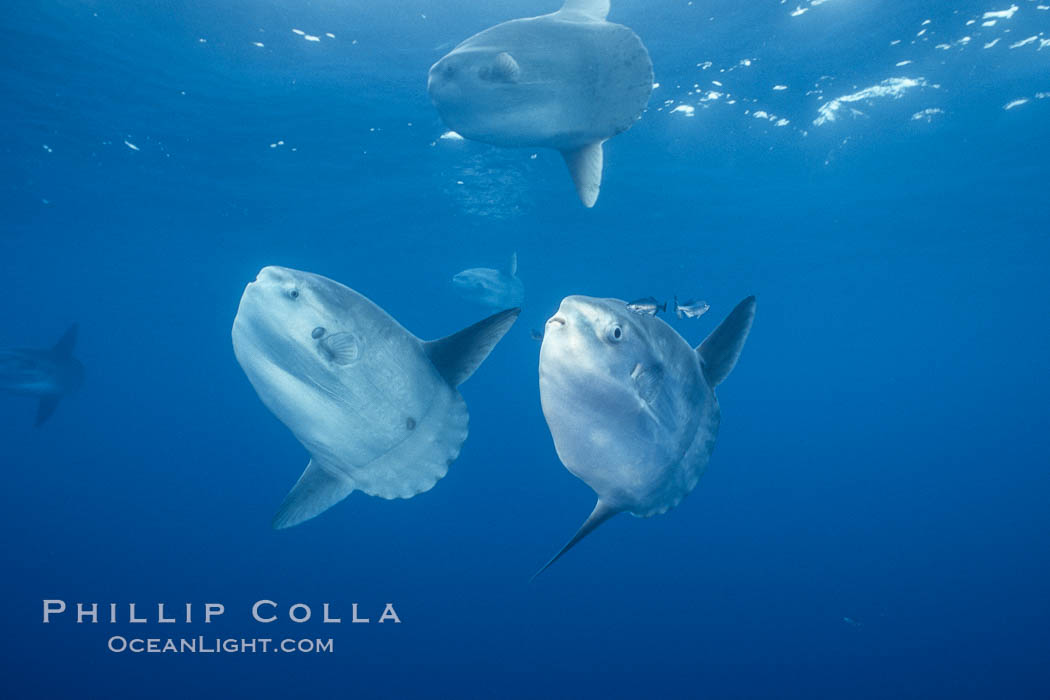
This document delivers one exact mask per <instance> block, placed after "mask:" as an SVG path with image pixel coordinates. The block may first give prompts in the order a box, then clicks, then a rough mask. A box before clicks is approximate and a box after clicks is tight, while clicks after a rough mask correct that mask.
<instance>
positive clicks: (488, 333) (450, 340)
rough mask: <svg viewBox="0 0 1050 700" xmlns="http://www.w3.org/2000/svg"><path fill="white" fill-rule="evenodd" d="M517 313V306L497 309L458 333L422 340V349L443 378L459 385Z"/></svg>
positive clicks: (508, 328)
mask: <svg viewBox="0 0 1050 700" xmlns="http://www.w3.org/2000/svg"><path fill="white" fill-rule="evenodd" d="M520 313H521V309H520V308H513V309H507V310H506V311H500V312H499V313H497V314H493V315H492V316H489V317H488V318H486V319H485V320H483V321H478V322H477V323H475V324H474V325H473V326H470V327H469V328H464V329H463V330H461V331H460V332H459V333H453V334H452V335H450V336H447V337H445V338H442V339H440V340H431V341H430V342H426V343H423V349H424V351H425V352H426V353H427V357H429V358H430V361H431V363H433V365H434V368H435V369H437V371H438V372H439V373H440V374H441V376H442V377H444V378H445V381H447V382H448V383H449V384H451V385H452V386H454V387H456V386H459V385H460V384H462V383H463V382H465V381H467V379H469V378H470V375H472V374H474V372H475V370H477V368H478V367H479V366H481V363H482V362H484V361H485V358H486V357H488V356H489V353H490V352H492V348H494V347H496V343H498V342H499V341H500V338H502V337H503V335H504V334H505V333H506V332H507V331H508V330H510V327H511V326H513V325H514V321H516V320H517V319H518V314H520Z"/></svg>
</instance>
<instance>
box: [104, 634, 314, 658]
mask: <svg viewBox="0 0 1050 700" xmlns="http://www.w3.org/2000/svg"><path fill="white" fill-rule="evenodd" d="M106 648H107V649H109V651H110V652H113V653H115V654H264V653H279V654H331V653H332V652H333V651H334V650H335V645H334V642H333V640H332V639H331V638H327V639H276V640H275V639H272V638H264V637H257V638H247V639H246V638H234V637H229V638H222V637H204V636H199V637H177V638H176V637H166V638H158V637H154V638H141V637H131V638H128V637H122V636H120V635H114V636H112V637H110V638H109V641H108V642H107V644H106Z"/></svg>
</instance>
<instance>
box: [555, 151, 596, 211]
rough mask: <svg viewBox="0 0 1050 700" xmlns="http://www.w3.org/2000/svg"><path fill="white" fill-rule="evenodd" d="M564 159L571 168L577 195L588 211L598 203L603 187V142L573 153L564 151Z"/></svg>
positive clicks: (562, 153)
mask: <svg viewBox="0 0 1050 700" xmlns="http://www.w3.org/2000/svg"><path fill="white" fill-rule="evenodd" d="M561 155H562V158H564V159H565V164H566V165H567V166H569V175H571V176H572V182H573V184H574V185H576V194H578V195H579V196H580V201H581V202H583V206H585V207H587V208H588V209H589V208H591V207H593V206H594V203H595V202H597V201H598V192H599V191H600V190H601V187H602V142H601V141H596V142H594V143H591V144H588V145H586V146H583V147H581V148H575V149H573V150H571V151H562V152H561Z"/></svg>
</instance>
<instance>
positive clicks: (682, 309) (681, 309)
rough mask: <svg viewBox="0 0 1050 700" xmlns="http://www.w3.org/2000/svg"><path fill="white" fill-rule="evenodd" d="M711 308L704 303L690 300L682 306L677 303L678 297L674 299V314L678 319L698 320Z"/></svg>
mask: <svg viewBox="0 0 1050 700" xmlns="http://www.w3.org/2000/svg"><path fill="white" fill-rule="evenodd" d="M710 308H711V306H710V305H709V304H708V303H707V302H706V301H696V300H694V299H690V300H689V301H687V302H685V303H684V304H680V303H678V297H677V296H676V297H675V298H674V312H675V315H676V316H678V318H700V317H701V316H703V315H704V314H705V313H707V312H708V310H709V309H710Z"/></svg>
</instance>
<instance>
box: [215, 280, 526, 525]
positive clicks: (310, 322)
mask: <svg viewBox="0 0 1050 700" xmlns="http://www.w3.org/2000/svg"><path fill="white" fill-rule="evenodd" d="M519 311H520V310H519V309H508V310H506V311H502V312H500V313H497V314H495V315H493V316H490V317H489V318H487V319H485V320H483V321H480V322H478V323H476V324H474V325H473V326H470V327H469V328H466V329H464V330H462V331H460V332H459V333H455V334H453V335H450V336H448V337H446V338H442V339H441V340H433V341H430V342H426V341H422V340H420V339H419V338H417V337H415V336H414V335H412V334H411V333H409V332H408V331H407V330H405V329H404V328H403V327H402V326H401V325H400V324H399V323H398V322H397V321H395V320H394V319H393V318H391V317H390V316H389V315H388V314H387V313H386V312H385V311H383V310H382V309H381V308H379V307H378V306H376V305H375V304H374V303H373V302H372V301H371V300H369V299H367V298H366V297H364V296H362V295H361V294H359V293H357V292H355V291H354V290H352V289H350V288H348V287H345V286H343V285H341V284H339V283H338V282H334V281H332V280H330V279H327V278H325V277H321V276H320V275H315V274H312V273H309V272H299V271H298V270H290V269H287V268H283V267H266V268H263V270H262V271H261V272H259V275H258V277H257V278H256V280H255V281H254V282H252V283H251V284H249V285H248V286H247V287H246V288H245V290H244V294H243V296H242V297H241V303H240V307H239V308H238V309H237V317H236V318H235V319H234V321H233V350H234V353H235V354H236V356H237V361H238V362H239V363H240V365H241V367H242V368H243V369H244V372H245V374H247V375H248V379H249V381H251V383H252V386H253V387H255V391H256V392H257V393H258V394H259V398H260V399H262V402H263V403H264V404H265V405H266V407H267V408H269V409H270V410H271V411H272V412H273V413H274V415H276V416H277V418H278V419H280V421H281V422H282V423H284V424H285V425H286V426H288V428H289V429H290V430H291V431H292V433H293V434H294V435H295V437H296V438H297V439H298V440H299V442H301V443H302V444H303V446H304V447H305V448H306V449H307V451H308V452H309V453H310V463H309V464H308V465H307V467H306V471H304V472H303V474H302V476H301V477H300V478H299V481H298V482H297V483H296V484H295V486H294V487H293V488H292V490H291V491H290V492H289V493H288V496H287V497H286V498H285V500H284V503H283V504H282V505H281V507H280V508H279V509H278V511H277V514H276V515H275V516H274V519H273V526H274V527H275V528H286V527H291V526H293V525H297V524H299V523H301V522H303V521H304V520H309V519H310V518H313V517H314V516H316V515H318V514H320V513H322V512H324V511H325V510H327V509H328V508H330V507H331V506H333V505H335V504H336V503H338V502H339V501H341V500H343V499H344V498H346V497H347V496H348V495H349V494H350V492H351V491H354V490H359V491H364V492H365V493H367V494H369V495H372V496H380V497H382V498H411V497H412V496H414V495H416V494H418V493H422V492H423V491H428V490H429V489H430V488H431V487H433V486H434V484H435V483H437V481H438V480H439V479H441V478H442V477H443V476H445V474H446V473H447V472H448V468H449V465H451V464H452V462H453V461H454V460H455V459H456V457H457V456H459V451H460V447H461V446H462V444H463V442H464V440H466V438H467V406H466V404H465V403H464V402H463V397H462V396H460V394H459V392H458V391H457V390H456V387H458V386H459V385H460V384H462V383H463V382H464V381H466V380H467V378H469V377H470V375H472V374H473V373H474V371H475V370H476V369H477V368H478V366H479V365H480V364H481V363H482V361H484V359H485V358H486V357H488V355H489V353H490V352H491V351H492V348H493V347H495V345H496V343H497V342H499V340H500V338H502V337H503V334H504V333H506V332H507V330H508V329H509V328H510V327H511V325H513V323H514V321H515V319H516V318H517V317H518V313H519Z"/></svg>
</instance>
